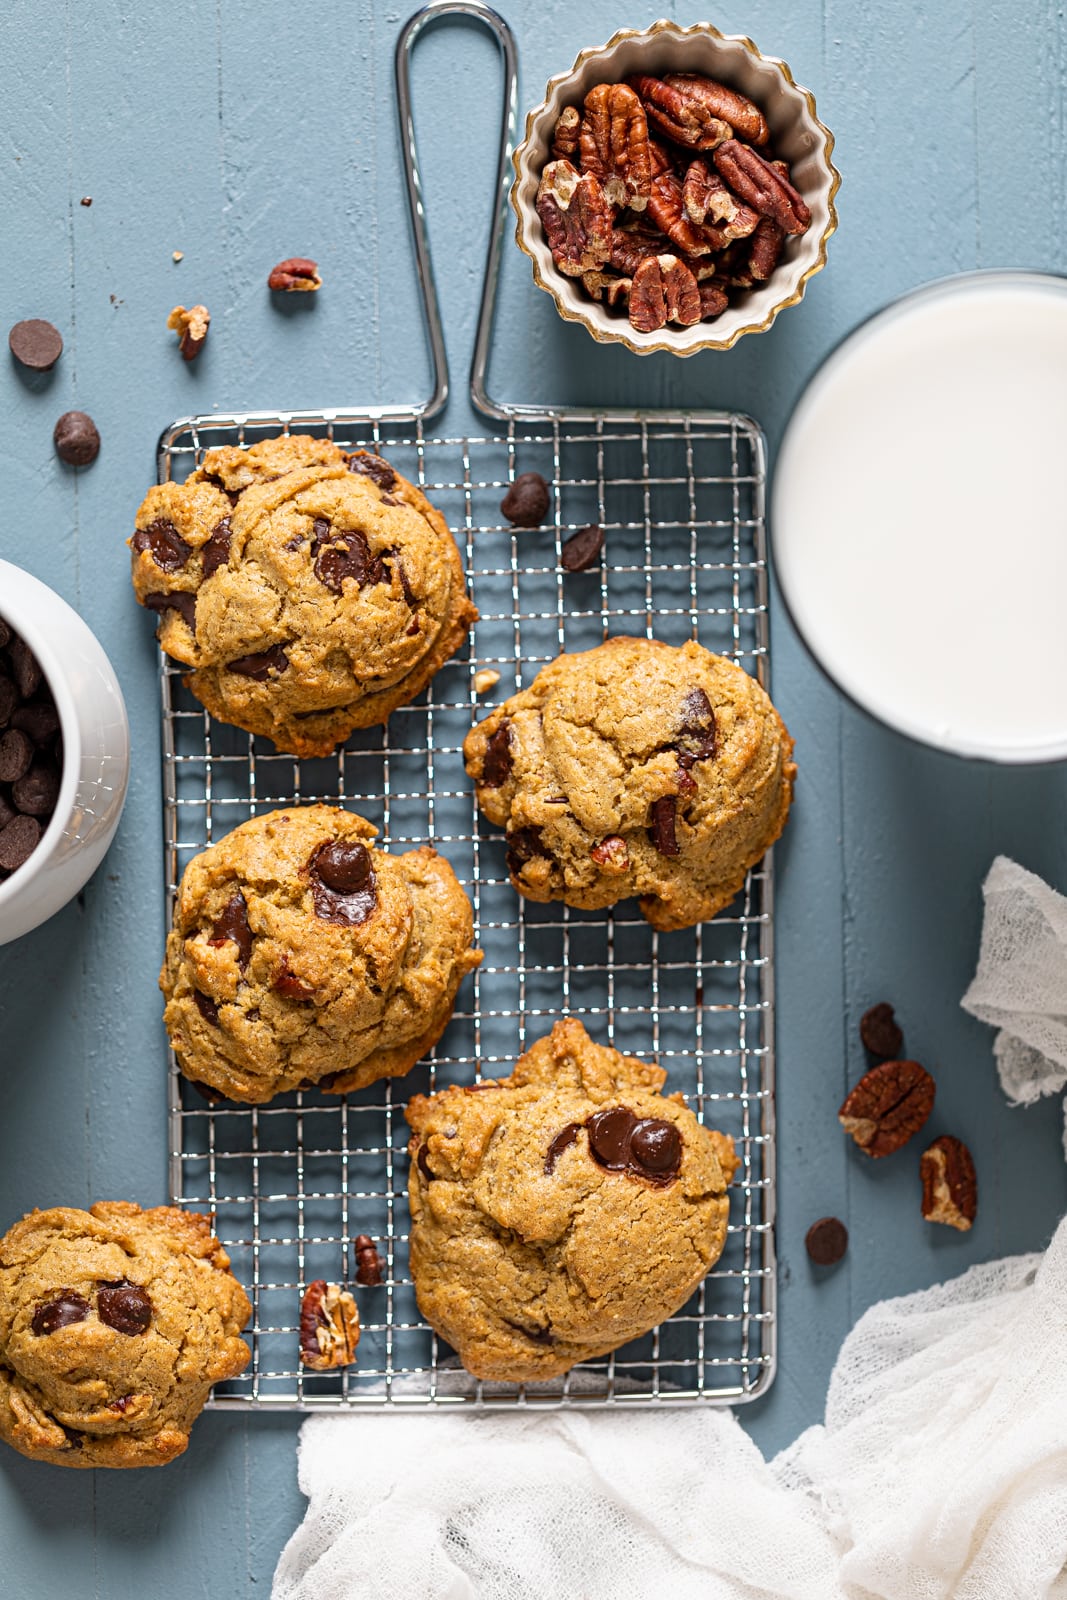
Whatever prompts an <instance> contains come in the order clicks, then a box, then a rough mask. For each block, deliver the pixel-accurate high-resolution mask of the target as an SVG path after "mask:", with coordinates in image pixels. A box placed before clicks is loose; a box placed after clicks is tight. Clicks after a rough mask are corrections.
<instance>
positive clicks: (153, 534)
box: [131, 517, 193, 572]
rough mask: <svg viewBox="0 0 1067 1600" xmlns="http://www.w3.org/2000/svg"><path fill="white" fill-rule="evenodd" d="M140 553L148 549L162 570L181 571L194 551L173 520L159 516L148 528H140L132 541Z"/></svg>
mask: <svg viewBox="0 0 1067 1600" xmlns="http://www.w3.org/2000/svg"><path fill="white" fill-rule="evenodd" d="M131 543H132V545H133V548H134V549H135V550H136V551H137V553H138V555H142V554H143V553H144V552H145V551H146V550H147V551H148V552H149V554H150V555H151V557H152V560H153V561H154V562H155V564H156V566H157V567H158V568H159V569H160V571H161V572H179V571H180V570H181V568H182V567H184V566H185V563H186V562H187V561H188V559H189V557H190V556H191V555H192V553H193V547H192V545H190V544H186V542H185V540H184V539H183V538H182V536H181V534H180V533H179V532H178V530H177V528H176V527H175V526H174V524H173V522H168V521H167V519H166V517H157V518H156V519H155V521H154V522H150V523H149V524H148V526H147V528H138V529H137V530H136V532H135V533H134V536H133V539H132V541H131Z"/></svg>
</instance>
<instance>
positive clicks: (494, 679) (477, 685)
mask: <svg viewBox="0 0 1067 1600" xmlns="http://www.w3.org/2000/svg"><path fill="white" fill-rule="evenodd" d="M499 682H500V674H499V672H494V671H493V669H492V667H482V668H481V669H480V670H479V671H478V672H476V673H475V674H474V692H475V694H485V692H486V691H487V690H488V689H495V688H496V686H497V684H498V683H499Z"/></svg>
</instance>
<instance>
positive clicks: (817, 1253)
mask: <svg viewBox="0 0 1067 1600" xmlns="http://www.w3.org/2000/svg"><path fill="white" fill-rule="evenodd" d="M804 1248H805V1250H807V1252H808V1255H809V1256H810V1257H811V1259H812V1260H813V1261H814V1262H815V1263H816V1265H817V1266H820V1267H832V1266H833V1265H834V1263H835V1262H836V1261H840V1260H841V1257H842V1256H843V1255H844V1253H845V1251H846V1250H847V1249H848V1229H847V1228H846V1227H845V1224H844V1223H843V1222H839V1221H838V1220H837V1218H836V1217H820V1218H819V1220H818V1222H813V1223H812V1225H811V1227H810V1228H809V1229H808V1231H807V1233H806V1234H805V1235H804Z"/></svg>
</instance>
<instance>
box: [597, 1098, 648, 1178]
mask: <svg viewBox="0 0 1067 1600" xmlns="http://www.w3.org/2000/svg"><path fill="white" fill-rule="evenodd" d="M636 1122H637V1118H636V1117H635V1116H634V1114H633V1112H632V1111H627V1109H626V1107H625V1106H612V1107H611V1109H610V1110H608V1111H596V1112H594V1113H593V1115H592V1116H591V1117H590V1118H589V1120H588V1121H587V1122H586V1127H587V1129H588V1130H589V1149H590V1150H591V1151H592V1154H593V1159H594V1160H595V1161H598V1162H599V1163H600V1165H601V1166H602V1167H607V1168H609V1170H611V1171H619V1170H621V1169H622V1168H623V1167H626V1166H628V1165H629V1162H630V1136H631V1134H632V1133H633V1130H634V1127H635V1125H636Z"/></svg>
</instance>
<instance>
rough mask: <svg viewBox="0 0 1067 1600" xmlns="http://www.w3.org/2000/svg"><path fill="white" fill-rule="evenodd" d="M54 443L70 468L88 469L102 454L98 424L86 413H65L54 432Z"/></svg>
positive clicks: (57, 453) (61, 459) (62, 459)
mask: <svg viewBox="0 0 1067 1600" xmlns="http://www.w3.org/2000/svg"><path fill="white" fill-rule="evenodd" d="M52 443H53V444H54V445H55V447H56V455H57V456H58V457H59V459H60V461H65V462H66V463H67V465H68V466H69V467H87V466H88V465H89V463H90V462H91V461H95V460H96V458H97V456H98V455H99V454H100V435H99V433H98V432H97V428H96V423H95V422H94V421H93V419H92V417H90V416H89V414H88V413H87V412H85V411H64V413H63V415H62V416H61V417H60V419H59V421H58V422H57V423H56V425H55V428H54V429H53V430H52Z"/></svg>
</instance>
